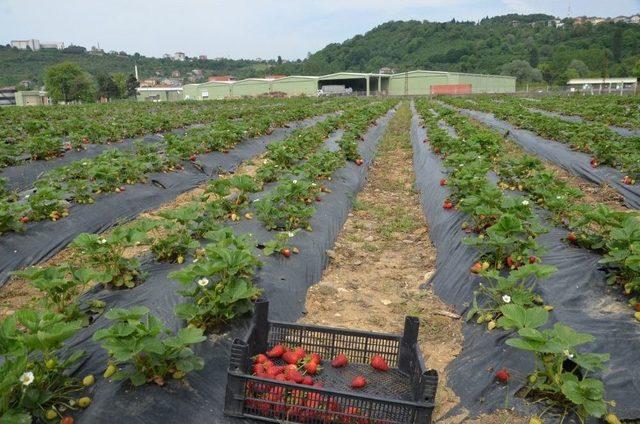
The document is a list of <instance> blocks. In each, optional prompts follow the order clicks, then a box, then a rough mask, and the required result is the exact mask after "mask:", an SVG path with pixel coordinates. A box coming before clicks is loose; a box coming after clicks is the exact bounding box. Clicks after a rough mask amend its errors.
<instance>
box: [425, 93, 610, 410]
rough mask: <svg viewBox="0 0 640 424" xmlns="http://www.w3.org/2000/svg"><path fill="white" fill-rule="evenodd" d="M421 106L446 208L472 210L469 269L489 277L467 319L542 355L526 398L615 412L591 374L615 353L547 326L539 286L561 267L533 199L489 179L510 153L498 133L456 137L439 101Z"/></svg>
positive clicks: (505, 376)
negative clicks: (544, 242) (590, 347)
mask: <svg viewBox="0 0 640 424" xmlns="http://www.w3.org/2000/svg"><path fill="white" fill-rule="evenodd" d="M416 107H417V110H418V112H419V113H420V115H421V116H422V119H423V122H424V125H425V126H426V128H427V133H428V140H425V142H428V143H429V146H430V147H431V149H432V150H433V152H434V153H435V154H437V155H439V156H440V157H441V158H442V159H443V164H444V166H445V167H446V168H447V169H448V170H449V175H448V178H446V179H442V180H441V181H440V185H441V186H442V187H443V189H447V190H448V191H449V192H450V197H449V198H448V199H446V200H445V202H444V204H443V208H444V209H445V210H453V209H454V208H455V209H458V210H460V211H461V212H464V213H465V214H466V216H467V217H468V220H467V221H465V222H464V223H463V224H462V228H463V230H465V231H466V232H467V233H468V234H469V236H468V237H467V238H466V239H465V240H464V243H466V244H468V245H471V246H474V247H475V248H476V249H477V252H478V255H479V256H478V258H477V261H476V263H475V264H474V265H473V266H472V267H471V269H470V272H471V273H473V274H477V275H479V276H481V277H482V280H483V281H482V283H481V284H480V285H479V287H478V289H477V290H476V291H475V292H474V299H473V302H472V305H471V308H470V309H469V312H468V314H467V318H468V320H472V319H473V320H474V321H475V322H477V323H478V324H483V325H486V328H487V330H489V331H491V330H494V329H502V330H505V331H509V332H511V333H514V332H515V334H513V337H509V338H507V340H506V343H507V344H508V345H509V346H512V347H514V348H517V349H521V350H522V351H525V352H531V354H532V355H533V356H534V357H535V368H534V370H533V372H532V373H531V374H530V375H529V376H528V380H527V381H528V388H527V392H528V393H527V398H529V399H535V400H545V401H546V402H547V403H549V405H550V406H551V407H552V408H560V410H564V411H565V412H570V413H575V414H576V415H577V416H578V417H580V419H581V420H584V419H586V418H587V417H590V416H591V417H597V418H600V417H605V416H607V418H608V419H613V418H614V416H613V415H612V414H610V413H608V412H607V411H608V404H609V402H607V401H606V400H605V394H604V384H603V383H602V381H601V380H600V379H598V378H596V377H595V376H593V375H592V374H593V373H596V372H599V371H602V370H603V369H605V362H606V361H607V360H608V359H609V355H608V354H600V353H590V352H585V351H584V347H582V348H580V346H582V345H585V344H587V343H589V342H590V341H592V340H593V336H591V335H589V334H585V333H580V332H577V331H575V330H573V329H572V328H571V327H569V326H567V325H565V324H563V323H555V324H554V325H553V326H552V327H548V326H545V324H547V322H548V321H549V320H550V311H551V310H552V309H553V308H552V307H550V306H549V305H548V303H547V302H549V301H550V299H542V297H541V296H540V295H539V294H538V293H537V292H536V290H535V287H536V284H540V283H542V284H543V283H544V280H545V279H547V278H549V276H551V275H552V274H553V273H554V272H556V269H555V267H553V266H548V265H544V264H543V263H542V262H541V259H540V255H541V253H543V251H544V249H543V247H542V246H541V245H540V244H539V242H538V241H537V238H538V237H539V236H540V235H541V234H543V233H544V232H546V231H547V230H548V229H547V228H545V227H544V226H543V225H542V224H541V223H540V221H539V219H538V218H537V216H536V214H535V211H534V201H533V200H532V199H530V198H529V197H526V196H522V195H517V194H515V193H514V194H509V195H505V194H503V193H502V190H500V189H499V188H498V187H496V186H495V185H494V184H493V183H492V182H491V181H490V179H489V177H488V173H489V172H490V171H491V170H492V168H493V164H492V162H493V161H494V160H495V158H496V157H498V156H500V155H502V154H503V151H502V149H501V147H500V145H499V144H496V143H495V141H494V134H493V133H491V132H489V131H487V130H484V129H482V128H478V127H475V130H474V131H473V133H472V132H471V131H469V133H468V134H466V136H465V137H464V138H456V137H454V136H452V135H451V134H449V132H448V131H447V130H446V129H443V128H441V127H440V125H439V121H440V119H441V118H440V117H439V116H437V114H436V113H434V111H433V107H434V104H432V103H430V102H428V101H425V100H418V101H417V102H416ZM568 363H570V366H565V364H568ZM511 377H512V376H511V374H510V371H509V370H508V369H498V370H496V372H495V378H496V380H498V381H499V382H502V383H507V382H508V381H509V380H510V379H511ZM543 413H544V412H543ZM537 419H539V418H537Z"/></svg>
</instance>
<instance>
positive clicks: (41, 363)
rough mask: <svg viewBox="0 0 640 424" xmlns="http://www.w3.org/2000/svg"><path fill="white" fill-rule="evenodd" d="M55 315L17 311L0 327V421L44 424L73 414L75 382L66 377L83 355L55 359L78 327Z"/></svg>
mask: <svg viewBox="0 0 640 424" xmlns="http://www.w3.org/2000/svg"><path fill="white" fill-rule="evenodd" d="M81 325H82V322H81V321H80V320H76V321H67V319H66V317H65V316H63V315H60V314H56V313H54V312H36V311H27V310H20V311H17V312H16V313H15V314H13V315H11V316H9V317H7V318H5V319H4V320H3V321H2V322H0V355H1V356H2V358H3V361H2V364H1V365H0V421H1V422H3V423H4V422H7V423H14V422H15V423H29V422H31V421H32V420H38V421H42V422H44V421H45V420H46V419H53V418H55V417H59V416H61V415H62V413H64V412H66V411H69V410H70V409H73V408H74V405H75V404H76V402H75V400H74V396H76V395H77V394H78V393H79V391H80V390H81V388H82V385H81V384H80V382H79V381H78V380H77V379H75V378H73V377H70V376H69V371H70V370H71V368H72V367H74V366H76V365H77V362H78V361H79V360H80V359H81V358H82V356H83V355H84V352H82V351H75V352H74V353H73V354H71V355H69V356H66V355H63V354H62V353H60V348H61V347H62V344H63V342H64V341H65V340H67V339H69V338H70V337H71V336H73V335H74V334H75V333H76V332H77V331H78V329H79V328H80V327H81Z"/></svg>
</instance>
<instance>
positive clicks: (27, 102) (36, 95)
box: [15, 90, 51, 106]
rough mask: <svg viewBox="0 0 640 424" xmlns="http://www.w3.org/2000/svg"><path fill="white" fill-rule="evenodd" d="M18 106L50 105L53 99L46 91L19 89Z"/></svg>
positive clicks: (17, 95) (17, 93)
mask: <svg viewBox="0 0 640 424" xmlns="http://www.w3.org/2000/svg"><path fill="white" fill-rule="evenodd" d="M15 99H16V106H41V105H50V104H51V99H50V98H49V97H48V96H47V92H46V91H42V90H40V91H38V90H30V91H17V92H16V93H15Z"/></svg>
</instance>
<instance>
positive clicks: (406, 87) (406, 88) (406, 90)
mask: <svg viewBox="0 0 640 424" xmlns="http://www.w3.org/2000/svg"><path fill="white" fill-rule="evenodd" d="M404 95H405V96H408V95H409V68H405V70H404Z"/></svg>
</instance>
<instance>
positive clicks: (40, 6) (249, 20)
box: [0, 0, 640, 72]
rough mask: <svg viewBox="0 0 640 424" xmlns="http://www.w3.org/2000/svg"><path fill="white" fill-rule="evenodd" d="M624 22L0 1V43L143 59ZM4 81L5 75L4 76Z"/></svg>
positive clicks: (540, 7)
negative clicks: (471, 24) (535, 24)
mask: <svg viewBox="0 0 640 424" xmlns="http://www.w3.org/2000/svg"><path fill="white" fill-rule="evenodd" d="M569 6H570V10H571V16H582V15H588V16H603V17H607V16H611V17H613V16H618V15H627V16H628V15H632V14H635V13H639V12H640V0H608V1H602V0H275V1H260V0H154V1H142V0H0V43H2V44H7V43H9V42H10V41H11V40H14V39H28V38H37V39H40V41H44V42H47V41H49V42H50V41H62V42H64V43H65V45H69V44H76V45H81V46H84V47H87V48H90V47H91V46H94V45H98V44H99V45H100V47H102V48H103V49H104V50H105V51H109V50H116V51H121V50H124V51H126V52H127V53H130V54H132V53H135V52H138V53H140V54H143V55H145V56H155V57H160V56H162V55H163V54H164V53H173V52H176V51H182V52H185V53H186V54H187V56H198V55H201V54H204V55H207V56H208V57H209V58H216V57H228V58H233V59H239V58H250V59H254V58H263V59H273V58H276V57H277V56H278V55H280V56H282V57H283V58H284V59H291V60H293V59H298V58H304V57H305V56H306V55H307V53H308V52H315V51H317V50H319V49H321V48H323V47H324V46H326V45H327V44H329V43H335V42H342V41H344V40H346V39H349V38H351V37H353V36H354V35H356V34H362V33H364V32H366V31H368V30H370V29H371V28H373V27H375V26H377V25H379V24H382V23H384V22H387V21H389V20H408V19H416V20H429V21H449V20H451V19H453V18H455V19H456V20H478V19H481V18H483V17H485V16H496V15H504V14H507V13H548V14H551V15H555V16H558V17H563V18H564V17H567V14H568V11H569ZM0 72H1V70H0Z"/></svg>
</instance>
